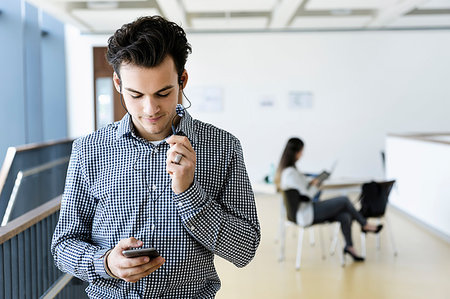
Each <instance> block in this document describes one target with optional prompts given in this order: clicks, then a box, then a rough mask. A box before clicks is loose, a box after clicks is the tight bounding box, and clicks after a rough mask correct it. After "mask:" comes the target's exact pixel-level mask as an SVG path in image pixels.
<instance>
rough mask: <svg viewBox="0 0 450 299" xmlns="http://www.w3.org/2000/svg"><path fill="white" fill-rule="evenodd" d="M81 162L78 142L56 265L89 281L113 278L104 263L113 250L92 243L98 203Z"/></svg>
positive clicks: (62, 213) (58, 234)
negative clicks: (92, 229) (107, 254)
mask: <svg viewBox="0 0 450 299" xmlns="http://www.w3.org/2000/svg"><path fill="white" fill-rule="evenodd" d="M81 160H82V159H81V157H80V154H79V144H78V143H77V141H75V142H74V144H73V147H72V155H71V157H70V163H69V168H68V171H67V177H66V186H65V189H64V193H63V197H62V201H61V210H60V215H59V220H58V224H57V225H56V228H55V232H54V234H53V239H52V245H51V252H52V255H53V257H54V260H55V264H56V266H57V267H58V268H59V269H60V270H61V271H63V272H66V273H69V274H71V275H73V276H76V277H78V278H80V279H82V280H84V281H89V282H92V281H94V280H96V279H98V278H100V277H102V278H109V279H112V277H111V276H109V275H108V274H107V273H106V271H105V268H104V264H103V258H104V256H105V254H106V252H107V251H108V250H109V249H110V248H101V247H100V246H95V245H93V244H92V243H91V242H90V240H91V228H92V221H93V217H94V214H95V209H96V206H97V202H96V200H95V199H94V198H93V197H92V196H91V195H90V192H89V187H88V181H87V177H86V175H85V172H84V170H83V167H82V163H81Z"/></svg>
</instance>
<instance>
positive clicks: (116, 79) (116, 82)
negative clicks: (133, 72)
mask: <svg viewBox="0 0 450 299" xmlns="http://www.w3.org/2000/svg"><path fill="white" fill-rule="evenodd" d="M113 82H114V87H115V88H116V90H117V92H118V93H122V82H121V81H120V78H119V75H117V73H116V72H114V73H113Z"/></svg>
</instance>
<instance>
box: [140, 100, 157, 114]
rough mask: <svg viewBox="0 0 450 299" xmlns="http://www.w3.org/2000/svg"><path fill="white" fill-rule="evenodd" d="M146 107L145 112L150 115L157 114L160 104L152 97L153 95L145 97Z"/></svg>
mask: <svg viewBox="0 0 450 299" xmlns="http://www.w3.org/2000/svg"><path fill="white" fill-rule="evenodd" d="M143 104H144V107H143V110H144V111H143V112H144V113H145V114H148V115H155V114H156V113H158V112H159V105H158V103H157V102H156V101H155V100H154V99H152V98H151V97H149V96H148V97H145V99H144V103H143Z"/></svg>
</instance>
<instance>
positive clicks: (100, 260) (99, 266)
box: [94, 249, 114, 279]
mask: <svg viewBox="0 0 450 299" xmlns="http://www.w3.org/2000/svg"><path fill="white" fill-rule="evenodd" d="M110 250H111V249H102V250H99V251H97V252H96V253H95V254H94V269H95V273H97V274H98V275H99V276H100V277H101V278H105V279H112V278H114V277H112V276H110V275H109V274H108V273H107V270H106V268H105V266H106V264H105V258H106V257H107V253H108V252H109V251H110Z"/></svg>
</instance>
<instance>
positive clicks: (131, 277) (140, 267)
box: [106, 237, 165, 282]
mask: <svg viewBox="0 0 450 299" xmlns="http://www.w3.org/2000/svg"><path fill="white" fill-rule="evenodd" d="M142 245H143V243H142V241H139V240H137V239H135V238H133V237H131V238H128V239H122V240H120V241H119V243H118V244H117V245H116V247H114V248H113V249H112V250H111V252H110V253H109V255H108V257H107V258H106V264H107V266H108V268H109V270H110V271H111V273H112V274H113V275H115V276H117V277H118V278H120V279H123V280H125V281H127V282H137V281H138V280H140V279H141V278H143V277H146V276H148V275H149V274H150V273H152V272H154V271H156V270H158V269H159V267H161V266H162V265H163V264H164V262H165V259H164V258H163V257H161V256H158V257H155V258H150V256H137V257H126V256H125V255H124V254H123V251H125V250H129V249H132V248H138V247H141V246H142ZM152 252H153V255H155V254H154V251H152Z"/></svg>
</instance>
